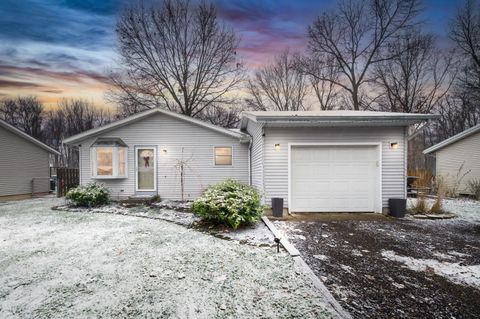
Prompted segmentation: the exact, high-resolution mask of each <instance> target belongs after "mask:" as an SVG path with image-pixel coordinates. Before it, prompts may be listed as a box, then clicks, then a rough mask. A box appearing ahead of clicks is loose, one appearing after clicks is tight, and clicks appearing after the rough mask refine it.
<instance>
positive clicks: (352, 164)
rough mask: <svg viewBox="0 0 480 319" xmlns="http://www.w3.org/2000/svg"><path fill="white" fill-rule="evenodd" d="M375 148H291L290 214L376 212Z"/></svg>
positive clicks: (377, 167)
mask: <svg viewBox="0 0 480 319" xmlns="http://www.w3.org/2000/svg"><path fill="white" fill-rule="evenodd" d="M378 155H379V153H378V147H377V146H375V145H358V146H357V145H324V146H322V145H311V146H307V145H305V146H303V145H299V146H297V145H292V146H291V154H290V160H291V163H290V174H291V175H290V178H291V180H290V183H291V185H290V192H291V194H290V200H291V203H289V206H290V211H292V212H374V211H378V207H377V206H378V203H379V200H378V196H379V195H378V194H379V190H380V188H379V187H380V185H379V183H380V181H379V178H378V176H379V174H378V172H379V169H380V167H379V166H380V165H379V156H378Z"/></svg>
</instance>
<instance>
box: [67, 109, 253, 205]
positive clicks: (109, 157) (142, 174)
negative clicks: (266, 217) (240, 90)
mask: <svg viewBox="0 0 480 319" xmlns="http://www.w3.org/2000/svg"><path fill="white" fill-rule="evenodd" d="M64 142H65V143H67V144H70V145H72V146H75V147H78V149H79V154H80V183H81V184H85V183H87V182H90V181H98V182H101V183H104V184H105V185H107V186H108V187H109V188H110V190H111V193H112V196H113V197H114V198H119V199H122V198H128V197H132V196H133V197H139V196H140V197H141V196H151V195H157V194H158V195H159V196H160V197H161V198H162V199H171V200H180V199H181V198H182V193H181V184H182V179H181V176H182V174H183V176H184V178H183V181H184V182H183V184H184V185H183V186H184V193H183V198H184V199H185V200H193V199H195V198H197V197H198V196H199V195H200V194H201V193H202V192H203V191H204V190H205V189H206V188H207V186H208V185H211V184H215V183H218V182H221V181H223V180H225V179H227V178H233V179H237V180H239V181H241V182H243V183H249V175H248V172H249V168H248V163H249V161H248V153H249V152H248V145H249V138H248V135H246V134H244V133H241V132H239V131H234V130H228V129H224V128H221V127H217V126H214V125H211V124H208V123H205V122H203V121H200V120H197V119H193V118H191V117H187V116H184V115H180V114H176V113H173V112H169V111H166V110H162V109H159V108H155V109H151V110H148V111H145V112H142V113H139V114H136V115H133V116H130V117H128V118H126V119H123V120H120V121H117V122H114V123H111V124H108V125H105V126H103V127H100V128H96V129H93V130H89V131H87V132H85V133H82V134H79V135H76V136H73V137H70V138H68V139H66V140H65V141H64ZM182 170H183V173H182Z"/></svg>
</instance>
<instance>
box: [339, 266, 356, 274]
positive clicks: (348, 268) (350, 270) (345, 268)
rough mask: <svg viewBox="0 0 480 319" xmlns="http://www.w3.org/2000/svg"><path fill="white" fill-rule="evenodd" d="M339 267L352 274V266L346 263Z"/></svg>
mask: <svg viewBox="0 0 480 319" xmlns="http://www.w3.org/2000/svg"><path fill="white" fill-rule="evenodd" d="M340 268H342V270H344V271H345V272H347V273H349V274H353V273H354V272H353V268H352V267H350V266H347V265H340Z"/></svg>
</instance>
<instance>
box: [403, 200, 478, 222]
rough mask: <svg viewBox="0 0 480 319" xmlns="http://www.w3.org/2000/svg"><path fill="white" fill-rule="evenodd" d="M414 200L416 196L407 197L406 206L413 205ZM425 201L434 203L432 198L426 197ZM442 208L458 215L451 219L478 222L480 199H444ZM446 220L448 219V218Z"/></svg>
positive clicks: (430, 203)
mask: <svg viewBox="0 0 480 319" xmlns="http://www.w3.org/2000/svg"><path fill="white" fill-rule="evenodd" d="M416 200H417V199H416V198H409V199H408V201H407V207H408V208H411V207H413V206H415V203H416ZM427 202H428V204H429V205H430V206H431V205H433V203H434V199H431V198H428V199H427ZM443 208H444V210H445V211H447V212H449V213H453V214H455V215H457V216H458V218H455V219H453V220H452V221H454V220H461V221H467V222H473V223H480V201H476V200H472V199H465V198H454V199H444V200H443ZM446 221H449V219H447V220H446Z"/></svg>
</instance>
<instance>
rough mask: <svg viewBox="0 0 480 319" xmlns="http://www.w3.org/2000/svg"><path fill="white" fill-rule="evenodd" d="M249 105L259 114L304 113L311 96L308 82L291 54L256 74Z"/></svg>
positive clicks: (251, 84) (288, 53)
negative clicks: (306, 98)
mask: <svg viewBox="0 0 480 319" xmlns="http://www.w3.org/2000/svg"><path fill="white" fill-rule="evenodd" d="M248 92H249V94H250V96H249V98H247V100H246V102H247V105H248V106H249V107H250V108H252V109H256V110H277V111H298V110H305V109H307V107H306V106H305V105H304V99H305V96H306V95H307V93H308V84H307V79H306V76H305V75H304V74H302V73H301V72H299V71H298V70H297V68H296V67H295V59H294V57H293V55H291V54H290V52H289V51H288V50H285V51H284V52H282V53H281V54H279V55H278V56H276V57H275V60H274V62H273V63H272V64H270V65H267V66H265V67H264V68H262V69H261V70H258V71H257V72H255V75H254V77H253V79H251V80H250V81H249V82H248Z"/></svg>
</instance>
